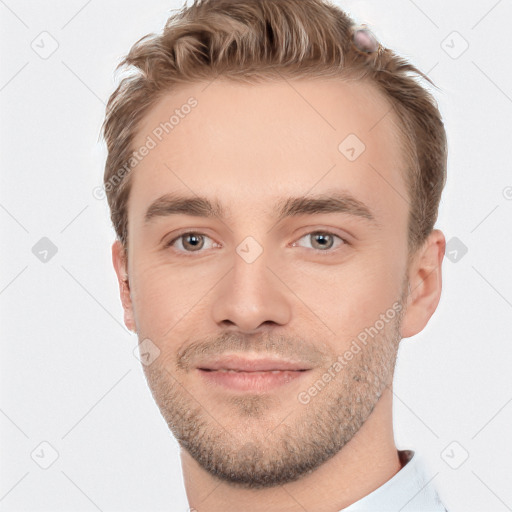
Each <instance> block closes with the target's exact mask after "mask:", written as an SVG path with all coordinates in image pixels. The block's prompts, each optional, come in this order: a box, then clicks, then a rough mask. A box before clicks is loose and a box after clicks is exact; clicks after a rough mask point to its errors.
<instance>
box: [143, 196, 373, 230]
mask: <svg viewBox="0 0 512 512" xmlns="http://www.w3.org/2000/svg"><path fill="white" fill-rule="evenodd" d="M274 213H275V215H276V217H277V220H278V222H279V221H281V220H283V219H285V218H287V217H295V216H300V215H315V214H321V213H346V214H348V215H352V216H355V217H359V218H362V219H366V220H368V221H370V222H372V223H374V224H379V223H378V222H377V219H376V218H375V214H374V213H373V212H372V210H371V209H370V208H369V207H368V206H367V205H366V204H364V203H363V202H362V201H360V200H359V199H356V198H355V197H354V196H352V195H351V194H350V193H348V192H331V193H329V192H324V193H323V194H320V195H309V196H300V197H289V198H282V199H279V200H278V201H277V204H276V205H275V208H274ZM180 214H181V215H190V216H194V217H212V218H218V219H224V218H225V217H226V212H225V210H224V208H223V207H222V205H221V204H220V203H219V201H218V200H213V201H211V200H210V199H208V198H206V197H201V196H184V195H177V194H165V195H163V196H161V197H159V198H158V199H156V200H155V201H154V202H153V203H151V205H150V206H149V208H148V209H147V211H146V214H145V216H144V220H145V222H146V223H148V222H150V221H151V220H153V219H155V218H157V217H168V216H170V215H180Z"/></svg>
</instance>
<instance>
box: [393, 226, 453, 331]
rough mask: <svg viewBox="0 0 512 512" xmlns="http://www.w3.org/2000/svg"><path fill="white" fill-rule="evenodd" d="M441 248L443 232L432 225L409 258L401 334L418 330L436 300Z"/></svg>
mask: <svg viewBox="0 0 512 512" xmlns="http://www.w3.org/2000/svg"><path fill="white" fill-rule="evenodd" d="M445 248H446V241H445V237H444V235H443V233H442V232H441V231H440V230H438V229H434V230H433V231H432V232H431V233H430V235H429V236H428V238H427V239H426V241H425V243H424V244H423V246H422V247H421V248H420V249H418V253H417V254H416V255H415V256H414V258H413V260H412V263H411V265H410V268H409V284H410V292H409V294H408V295H407V299H406V313H405V315H404V318H403V320H402V329H401V334H402V338H409V337H410V336H414V335H415V334H418V333H419V332H421V331H422V330H423V329H424V328H425V326H426V325H427V323H428V321H429V320H430V317H431V316H432V315H433V314H434V311H435V310H436V308H437V305H438V304H439V300H440V298H441V289H442V263H443V257H444V253H445Z"/></svg>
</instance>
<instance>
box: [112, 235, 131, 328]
mask: <svg viewBox="0 0 512 512" xmlns="http://www.w3.org/2000/svg"><path fill="white" fill-rule="evenodd" d="M112 263H113V265H114V269H115V271H116V275H117V282H118V285H119V294H120V298H121V304H122V305H123V310H124V324H125V325H126V327H127V328H128V329H129V330H130V331H133V332H136V329H135V320H134V315H133V304H132V299H131V295H130V282H129V277H128V268H127V262H126V254H125V249H124V247H123V244H122V243H121V242H120V241H119V240H116V241H115V242H114V243H113V244H112Z"/></svg>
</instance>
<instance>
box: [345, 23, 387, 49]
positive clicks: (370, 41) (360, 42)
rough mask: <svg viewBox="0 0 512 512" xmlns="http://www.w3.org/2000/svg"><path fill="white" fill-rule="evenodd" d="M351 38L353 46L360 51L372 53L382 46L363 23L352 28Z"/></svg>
mask: <svg viewBox="0 0 512 512" xmlns="http://www.w3.org/2000/svg"><path fill="white" fill-rule="evenodd" d="M352 40H353V42H354V45H355V47H356V48H357V49H358V50H359V51H361V52H365V53H373V52H376V51H379V50H380V49H381V48H382V47H381V45H380V44H379V42H378V41H377V38H376V37H375V36H374V35H373V33H372V32H371V30H369V29H368V28H366V26H365V25H361V26H359V27H356V28H354V31H353V38H352Z"/></svg>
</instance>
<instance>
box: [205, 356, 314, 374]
mask: <svg viewBox="0 0 512 512" xmlns="http://www.w3.org/2000/svg"><path fill="white" fill-rule="evenodd" d="M197 368H198V369H199V370H211V371H213V370H234V371H238V372H272V371H304V370H310V369H311V368H310V367H309V366H308V365H306V364H304V363H300V362H297V361H290V360H286V359H277V358H269V357H264V358H261V357H260V358H253V359H249V358H247V357H240V356H236V355H231V356H222V357H218V358H214V359H213V360H211V361H208V362H207V363H204V364H198V365H197Z"/></svg>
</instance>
